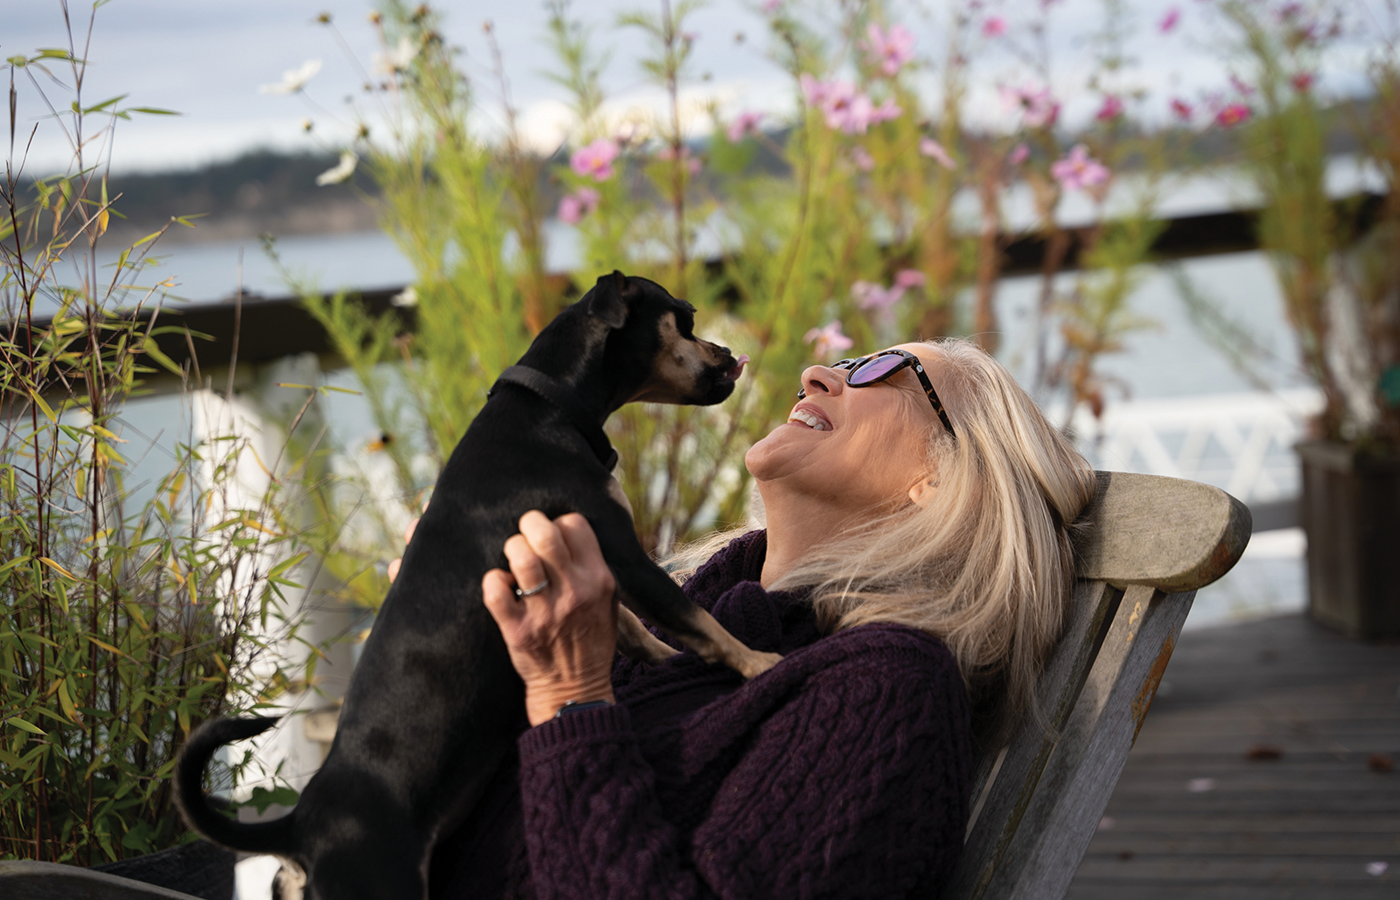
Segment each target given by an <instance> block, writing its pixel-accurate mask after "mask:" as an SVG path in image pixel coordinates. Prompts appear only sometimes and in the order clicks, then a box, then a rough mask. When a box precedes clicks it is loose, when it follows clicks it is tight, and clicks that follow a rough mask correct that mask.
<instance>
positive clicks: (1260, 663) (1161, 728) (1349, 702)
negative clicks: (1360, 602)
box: [1068, 616, 1400, 900]
mask: <svg viewBox="0 0 1400 900" xmlns="http://www.w3.org/2000/svg"><path fill="white" fill-rule="evenodd" d="M1275 752H1277V753H1278V755H1277V758H1268V757H1270V756H1273V755H1274V754H1275ZM1373 754H1380V755H1381V756H1379V757H1377V758H1375V759H1373V758H1372V757H1373ZM1387 758H1388V759H1391V760H1393V761H1394V764H1395V766H1396V767H1397V770H1396V771H1391V772H1383V771H1377V769H1383V768H1385V761H1386V759H1387ZM1105 815H1106V817H1105V820H1104V821H1103V823H1101V825H1100V827H1099V830H1098V832H1097V834H1096V835H1095V837H1094V840H1093V843H1091V844H1090V846H1089V851H1088V854H1087V855H1086V856H1085V857H1084V861H1083V863H1082V864H1081V865H1080V867H1079V871H1078V873H1077V874H1076V876H1075V880H1074V882H1073V884H1072V885H1071V887H1070V890H1069V894H1068V896H1069V898H1071V900H1099V898H1104V900H1108V898H1112V900H1123V898H1131V900H1158V898H1191V900H1212V898H1222V900H1223V898H1229V900H1255V898H1258V900H1265V898H1268V900H1294V898H1298V900H1302V898H1307V900H1333V898H1338V900H1351V898H1382V897H1384V898H1390V900H1394V898H1400V644H1394V643H1392V644H1383V645H1377V644H1367V643H1364V642H1361V641H1353V640H1348V639H1346V638H1343V637H1341V636H1340V635H1337V634H1335V633H1333V632H1330V631H1327V630H1325V629H1323V628H1321V627H1319V626H1317V625H1316V624H1314V623H1313V622H1311V621H1310V620H1308V619H1306V618H1304V617H1302V616H1283V617H1279V618H1274V619H1264V620H1260V621H1257V622H1251V623H1247V624H1239V625H1228V626H1224V627H1218V628H1209V629H1202V630H1200V631H1187V632H1185V633H1184V634H1183V635H1182V637H1181V640H1180V643H1179V644H1178V646H1177V649H1176V651H1175V653H1174V655H1173V657H1172V661H1171V664H1170V666H1169V667H1168V668H1167V672H1166V676H1165V678H1164V680H1163V683H1162V690H1160V691H1159V692H1158V695H1157V699H1156V701H1155V702H1154V703H1153V706H1152V709H1151V712H1150V713H1149V714H1148V716H1147V719H1146V721H1145V723H1144V724H1143V728H1142V731H1141V733H1140V734H1139V735H1138V739H1137V743H1136V745H1135V746H1134V748H1133V751H1132V753H1131V754H1129V756H1128V762H1127V765H1126V766H1125V767H1124V769H1123V776H1122V778H1121V779H1120V780H1119V782H1118V787H1117V789H1116V791H1115V792H1114V794H1113V799H1112V800H1111V801H1110V802H1109V805H1108V810H1107V812H1106V814H1105ZM1372 863H1387V864H1388V869H1387V870H1386V871H1385V872H1384V874H1381V875H1379V876H1377V875H1374V874H1371V873H1370V872H1368V865H1369V864H1372ZM1371 868H1372V869H1373V870H1375V869H1379V868H1380V867H1379V866H1371Z"/></svg>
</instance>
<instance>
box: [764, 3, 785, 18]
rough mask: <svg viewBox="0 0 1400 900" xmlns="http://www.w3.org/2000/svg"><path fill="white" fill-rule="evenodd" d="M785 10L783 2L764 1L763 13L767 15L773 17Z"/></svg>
mask: <svg viewBox="0 0 1400 900" xmlns="http://www.w3.org/2000/svg"><path fill="white" fill-rule="evenodd" d="M782 8H783V0H764V3H763V12H764V13H765V14H766V15H770V16H771V15H773V14H775V13H777V11H778V10H780V9H782Z"/></svg>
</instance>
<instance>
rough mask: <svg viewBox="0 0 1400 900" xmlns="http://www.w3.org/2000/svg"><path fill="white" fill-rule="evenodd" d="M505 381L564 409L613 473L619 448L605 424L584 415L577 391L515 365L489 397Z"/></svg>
mask: <svg viewBox="0 0 1400 900" xmlns="http://www.w3.org/2000/svg"><path fill="white" fill-rule="evenodd" d="M503 381H504V382H508V383H509V384H518V385H520V386H521V387H523V388H528V389H529V390H532V391H534V392H535V393H536V394H539V395H540V396H541V397H543V398H544V399H546V400H548V401H549V402H550V403H552V404H554V405H555V406H556V407H558V409H559V410H560V412H562V413H564V415H566V416H568V417H569V421H571V422H573V423H574V427H575V428H577V429H578V432H579V434H581V435H583V439H584V440H586V441H588V446H590V447H592V448H593V454H594V455H595V456H597V457H598V461H599V462H601V463H602V464H603V467H604V468H606V469H607V470H608V471H609V472H611V471H612V470H613V468H614V467H616V466H617V451H616V450H614V449H613V445H612V444H611V443H610V442H609V441H608V436H607V435H606V434H604V433H603V426H601V425H599V424H598V423H597V422H595V421H593V420H592V419H590V418H588V417H587V416H586V415H584V414H583V411H582V405H581V404H580V403H579V401H578V398H577V397H576V396H575V395H574V392H573V391H571V390H569V389H568V388H566V387H564V386H563V385H562V384H560V383H559V382H557V381H555V380H554V379H553V378H550V377H549V376H548V375H546V374H544V373H543V372H541V371H540V370H539V369H531V368H529V367H528V366H511V367H510V368H508V369H506V370H505V371H504V372H502V373H501V377H500V378H497V379H496V383H495V384H494V385H492V386H491V390H489V391H487V393H486V396H487V398H488V399H489V398H490V397H491V395H492V394H494V393H496V388H498V387H500V386H501V382H503Z"/></svg>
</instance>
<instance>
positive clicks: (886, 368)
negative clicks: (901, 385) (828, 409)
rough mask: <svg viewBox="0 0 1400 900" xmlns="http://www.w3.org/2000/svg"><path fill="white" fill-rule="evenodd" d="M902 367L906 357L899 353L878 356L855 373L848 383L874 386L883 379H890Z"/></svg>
mask: <svg viewBox="0 0 1400 900" xmlns="http://www.w3.org/2000/svg"><path fill="white" fill-rule="evenodd" d="M902 365H904V357H902V356H900V355H899V354H898V353H891V354H889V355H887V356H877V357H875V358H874V359H871V360H870V361H868V362H867V363H865V365H863V366H860V367H859V368H857V369H856V370H855V371H853V372H852V373H851V376H850V378H849V379H848V381H849V383H851V384H872V383H874V382H876V381H879V380H880V379H881V378H888V377H889V375H890V373H891V372H893V371H894V370H895V369H898V368H899V367H900V366H902Z"/></svg>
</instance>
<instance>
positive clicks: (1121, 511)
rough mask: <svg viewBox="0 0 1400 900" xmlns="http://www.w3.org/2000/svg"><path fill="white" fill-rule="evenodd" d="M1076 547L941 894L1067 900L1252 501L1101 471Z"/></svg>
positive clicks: (1245, 524) (56, 886)
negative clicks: (1053, 635)
mask: <svg viewBox="0 0 1400 900" xmlns="http://www.w3.org/2000/svg"><path fill="white" fill-rule="evenodd" d="M1085 516H1086V520H1087V525H1088V527H1087V528H1086V529H1085V531H1084V532H1083V534H1082V536H1081V540H1080V542H1079V554H1080V561H1079V567H1078V571H1079V582H1078V585H1077V587H1076V590H1075V594H1074V600H1073V606H1072V609H1071V611H1070V616H1069V622H1068V625H1067V628H1066V630H1065V635H1064V637H1063V638H1062V639H1061V641H1060V643H1059V645H1058V646H1057V647H1056V649H1055V652H1054V654H1053V655H1052V657H1051V660H1050V663H1049V665H1048V666H1047V668H1046V671H1045V674H1044V676H1043V678H1042V680H1041V685H1040V697H1041V703H1042V705H1043V708H1044V709H1045V710H1046V713H1047V715H1048V718H1049V720H1050V723H1051V725H1052V726H1053V727H1054V729H1055V733H1054V734H1049V733H1046V732H1044V731H1042V730H1041V728H1040V727H1038V726H1037V725H1035V724H1034V723H1032V722H1027V723H1025V724H1024V725H1023V726H1022V727H1021V729H1020V730H1019V731H1018V732H1017V733H1016V734H1015V735H1014V737H1013V739H1012V741H1011V743H1010V744H1009V745H1008V746H1007V747H1005V748H1003V749H1001V750H1000V751H999V752H993V753H988V754H986V756H985V758H983V759H981V760H980V761H979V763H978V775H977V790H976V793H975V795H974V796H975V797H976V801H975V804H974V806H973V813H972V820H971V822H970V823H969V825H968V832H967V844H966V847H965V850H964V855H963V859H962V862H961V864H960V865H959V867H958V870H957V872H956V874H955V876H954V879H953V884H952V885H951V887H950V889H949V890H948V892H947V893H946V894H945V896H946V897H950V898H954V900H976V898H995V900H1011V898H1018V900H1022V898H1024V900H1030V898H1035V900H1041V898H1046V900H1055V898H1060V897H1063V896H1064V894H1065V891H1066V889H1067V888H1068V887H1069V883H1070V880H1071V879H1072V878H1073V877H1074V872H1075V870H1076V869H1077V868H1078V866H1079V861H1080V859H1081V858H1082V857H1083V856H1084V851H1085V849H1086V848H1087V847H1088V846H1089V840H1090V838H1092V837H1093V834H1094V831H1095V829H1096V828H1097V827H1098V823H1099V818H1100V817H1101V816H1102V815H1103V810H1104V807H1105V806H1107V805H1108V799H1109V796H1110V795H1111V794H1112V793H1113V787H1114V784H1115V783H1116V782H1117V780H1118V775H1119V773H1120V772H1121V771H1122V769H1123V762H1124V760H1125V759H1126V757H1127V755H1128V750H1129V749H1131V747H1132V745H1133V740H1134V739H1135V738H1136V737H1137V732H1138V729H1139V728H1140V727H1141V726H1142V720H1143V717H1144V716H1146V715H1147V710H1148V707H1149V706H1151V704H1152V698H1153V696H1154V695H1155V693H1156V690H1157V685H1158V683H1160V681H1161V679H1162V673H1163V672H1164V671H1165V670H1166V667H1167V662H1168V661H1169V660H1170V659H1171V654H1172V649H1173V648H1174V647H1175V646H1176V640H1177V636H1178V635H1179V634H1180V633H1181V626H1182V623H1183V622H1185V620H1186V614H1187V613H1188V612H1189V611H1190V609H1191V602H1192V600H1193V599H1195V596H1196V590H1197V589H1198V588H1201V587H1204V586H1205V585H1207V584H1210V583H1211V582H1212V581H1215V580H1216V579H1218V578H1219V577H1220V576H1222V575H1224V574H1225V573H1226V572H1227V571H1229V569H1230V567H1231V566H1233V565H1234V564H1235V562H1236V561H1237V560H1238V559H1239V558H1240V554H1241V553H1243V552H1244V547H1245V544H1246V543H1248V541H1249V536H1250V527H1251V526H1250V514H1249V510H1248V509H1247V508H1246V507H1245V505H1244V504H1243V503H1241V502H1240V501H1238V500H1236V499H1234V498H1233V497H1231V496H1230V495H1228V494H1226V493H1225V492H1223V491H1220V490H1218V489H1216V488H1213V487H1209V486H1207V485H1203V484H1196V483H1195V482H1190V481H1181V480H1178V479H1174V478H1160V477H1156V476H1151V475H1132V474H1126V473H1121V472H1100V473H1099V489H1098V494H1097V496H1096V498H1095V500H1094V503H1093V505H1092V506H1091V507H1090V509H1089V510H1088V511H1087V512H1086V514H1085ZM10 896H14V897H25V898H28V900H194V898H191V897H189V896H188V895H185V894H180V893H176V892H174V891H170V890H166V889H162V888H149V887H145V886H143V885H142V884H140V883H139V882H134V881H130V880H128V879H121V878H116V877H115V876H112V875H105V874H103V873H97V872H90V871H88V870H85V869H76V868H72V867H68V866H53V865H49V864H44V863H28V862H18V863H15V862H4V863H0V897H10Z"/></svg>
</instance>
